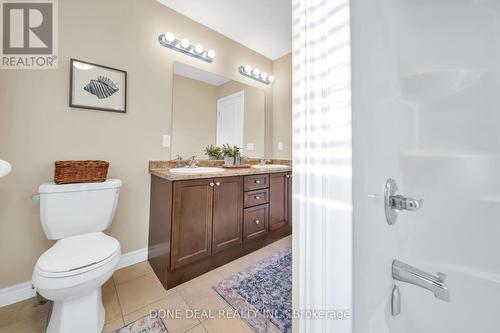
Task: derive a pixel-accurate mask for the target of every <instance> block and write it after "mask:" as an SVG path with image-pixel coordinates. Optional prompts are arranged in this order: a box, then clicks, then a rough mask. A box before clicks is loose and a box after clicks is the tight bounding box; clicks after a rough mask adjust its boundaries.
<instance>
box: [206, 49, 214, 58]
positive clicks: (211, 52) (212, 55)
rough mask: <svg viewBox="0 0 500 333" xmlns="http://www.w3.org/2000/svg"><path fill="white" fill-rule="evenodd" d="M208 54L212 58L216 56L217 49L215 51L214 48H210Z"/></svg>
mask: <svg viewBox="0 0 500 333" xmlns="http://www.w3.org/2000/svg"><path fill="white" fill-rule="evenodd" d="M207 56H208V57H209V58H210V59H213V58H215V51H214V50H208V52H207Z"/></svg>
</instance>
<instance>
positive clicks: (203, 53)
mask: <svg viewBox="0 0 500 333" xmlns="http://www.w3.org/2000/svg"><path fill="white" fill-rule="evenodd" d="M158 41H159V42H160V44H161V45H162V46H165V47H168V48H170V49H172V50H175V51H178V52H181V53H184V54H187V55H189V56H191V57H194V58H197V59H200V60H203V61H205V62H208V63H211V62H213V61H214V58H215V51H214V50H211V49H210V50H205V49H203V46H202V45H201V44H196V45H194V44H191V43H190V42H189V40H188V39H187V38H182V39H178V38H176V37H175V35H174V34H173V33H171V32H167V33H164V34H161V35H160V36H158Z"/></svg>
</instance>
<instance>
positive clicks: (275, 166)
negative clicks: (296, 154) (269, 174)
mask: <svg viewBox="0 0 500 333" xmlns="http://www.w3.org/2000/svg"><path fill="white" fill-rule="evenodd" d="M289 167H290V166H288V165H284V164H264V165H260V164H256V165H252V168H256V169H261V170H278V169H288V168H289Z"/></svg>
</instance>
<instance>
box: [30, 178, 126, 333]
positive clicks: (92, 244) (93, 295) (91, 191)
mask: <svg viewBox="0 0 500 333" xmlns="http://www.w3.org/2000/svg"><path fill="white" fill-rule="evenodd" d="M121 186H122V182H121V180H119V179H108V180H106V181H104V182H101V183H79V184H64V185H56V184H54V183H45V184H42V185H40V187H39V198H40V220H41V223H42V227H43V231H44V232H45V235H46V236H47V238H48V239H51V240H57V242H56V243H55V244H54V245H53V246H52V247H51V248H50V249H48V250H47V251H45V252H44V253H43V254H42V255H41V256H40V258H39V259H38V261H37V263H36V265H35V269H34V271H33V285H34V287H35V288H36V290H37V292H38V293H40V295H42V296H43V297H45V298H47V299H49V300H52V301H54V306H53V309H52V314H51V317H50V320H49V325H48V327H47V332H48V333H69V332H71V333H97V332H101V331H102V329H103V327H104V319H105V313H104V307H103V304H102V298H101V286H102V285H103V284H104V283H105V282H106V281H107V280H108V279H109V278H110V277H111V275H112V274H113V272H114V271H115V269H116V267H117V265H118V262H119V260H120V256H121V251H120V243H119V242H118V241H117V240H116V239H114V238H113V237H110V236H108V235H106V234H104V233H103V232H102V231H103V230H106V229H107V228H108V227H109V226H110V225H111V222H112V221H113V217H114V215H115V211H116V207H117V203H118V194H119V190H120V187H121Z"/></svg>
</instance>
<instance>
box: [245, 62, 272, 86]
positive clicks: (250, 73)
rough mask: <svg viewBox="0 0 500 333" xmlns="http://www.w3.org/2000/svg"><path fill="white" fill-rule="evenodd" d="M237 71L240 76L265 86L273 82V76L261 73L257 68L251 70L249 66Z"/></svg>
mask: <svg viewBox="0 0 500 333" xmlns="http://www.w3.org/2000/svg"><path fill="white" fill-rule="evenodd" d="M239 71H240V74H241V75H243V76H246V77H249V78H251V79H254V80H256V81H259V82H262V83H265V84H270V83H272V82H273V81H274V76H272V75H269V74H267V73H266V72H261V71H260V69H258V68H252V66H250V65H245V66H240V68H239Z"/></svg>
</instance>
